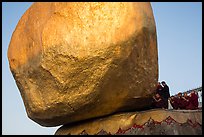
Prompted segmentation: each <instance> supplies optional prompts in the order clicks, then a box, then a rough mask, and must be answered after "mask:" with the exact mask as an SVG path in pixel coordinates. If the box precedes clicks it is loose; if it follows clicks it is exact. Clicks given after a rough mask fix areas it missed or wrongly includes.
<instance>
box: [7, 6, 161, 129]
mask: <svg viewBox="0 0 204 137" xmlns="http://www.w3.org/2000/svg"><path fill="white" fill-rule="evenodd" d="M156 38H157V37H156V27H155V21H154V17H153V13H152V9H151V5H150V3H148V2H141V3H140V2H138V3H137V2H128V3H125V2H117V3H114V2H113V3H111V2H107V3H104V2H101V3H100V2H87V3H86V2H79V3H77V2H76V3H71V2H67V3H66V2H65V3H61V2H60V3H57V2H56V3H41V2H39V3H34V4H33V5H32V6H31V7H30V8H29V9H28V10H27V11H26V12H25V14H24V15H23V16H22V18H21V19H20V21H19V22H18V25H17V27H16V29H15V31H14V33H13V35H12V38H11V42H10V45H9V49H8V59H9V64H10V69H11V72H12V74H13V76H14V78H15V80H16V84H17V86H18V88H19V90H20V93H21V96H22V98H23V101H24V105H25V107H26V111H27V114H28V117H29V118H31V119H32V120H34V121H35V122H37V123H39V124H40V125H42V126H57V125H61V124H67V123H72V122H76V121H80V120H85V119H89V118H93V117H99V116H104V115H108V114H111V113H115V112H118V111H126V110H133V109H138V110H139V109H144V108H148V107H149V106H150V104H151V95H152V91H153V90H154V88H155V87H156V84H157V80H158V56H157V39H156Z"/></svg>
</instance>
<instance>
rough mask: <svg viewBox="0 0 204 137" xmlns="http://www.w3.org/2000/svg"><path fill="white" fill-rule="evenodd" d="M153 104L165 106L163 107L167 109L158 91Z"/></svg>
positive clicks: (155, 106) (154, 105)
mask: <svg viewBox="0 0 204 137" xmlns="http://www.w3.org/2000/svg"><path fill="white" fill-rule="evenodd" d="M152 105H153V107H154V108H163V109H165V102H164V99H163V98H162V97H161V96H160V95H159V94H158V93H156V95H155V96H153V104H152Z"/></svg>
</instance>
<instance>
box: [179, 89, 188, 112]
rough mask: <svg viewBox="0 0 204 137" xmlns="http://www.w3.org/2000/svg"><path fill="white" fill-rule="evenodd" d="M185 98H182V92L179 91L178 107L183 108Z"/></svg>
mask: <svg viewBox="0 0 204 137" xmlns="http://www.w3.org/2000/svg"><path fill="white" fill-rule="evenodd" d="M184 102H185V100H184V98H183V97H182V93H181V92H179V93H178V109H185V108H186V106H185V105H186V104H185V103H184Z"/></svg>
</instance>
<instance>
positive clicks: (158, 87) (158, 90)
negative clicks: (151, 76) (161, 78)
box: [156, 82, 163, 95]
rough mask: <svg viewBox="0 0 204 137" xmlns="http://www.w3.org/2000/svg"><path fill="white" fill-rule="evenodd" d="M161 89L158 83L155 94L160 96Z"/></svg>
mask: <svg viewBox="0 0 204 137" xmlns="http://www.w3.org/2000/svg"><path fill="white" fill-rule="evenodd" d="M162 89H163V87H162V85H161V83H160V82H158V84H157V89H156V93H158V94H160V93H161V91H162ZM160 95H161V94H160Z"/></svg>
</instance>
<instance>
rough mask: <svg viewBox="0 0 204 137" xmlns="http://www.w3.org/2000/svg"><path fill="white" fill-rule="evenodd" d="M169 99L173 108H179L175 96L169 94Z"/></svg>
mask: <svg viewBox="0 0 204 137" xmlns="http://www.w3.org/2000/svg"><path fill="white" fill-rule="evenodd" d="M169 100H170V103H171V106H172V107H173V109H178V108H179V105H178V98H177V97H175V96H171V97H170V98H169Z"/></svg>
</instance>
